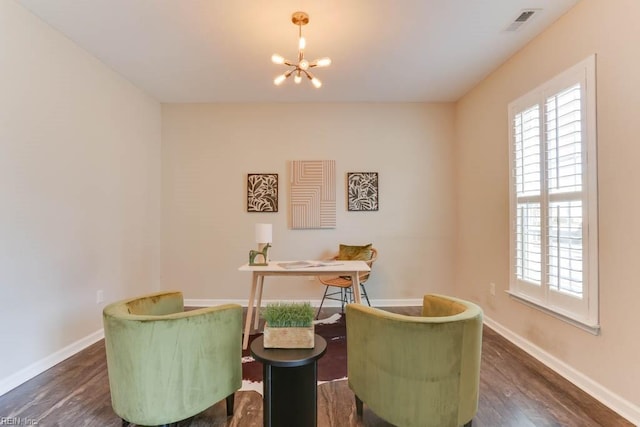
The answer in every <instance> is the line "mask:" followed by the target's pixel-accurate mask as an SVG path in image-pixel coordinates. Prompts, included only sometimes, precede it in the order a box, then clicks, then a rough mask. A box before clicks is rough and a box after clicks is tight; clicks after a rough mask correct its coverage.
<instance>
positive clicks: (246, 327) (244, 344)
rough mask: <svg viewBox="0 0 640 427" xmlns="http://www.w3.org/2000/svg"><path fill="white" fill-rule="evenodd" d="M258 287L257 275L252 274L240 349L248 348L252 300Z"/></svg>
mask: <svg viewBox="0 0 640 427" xmlns="http://www.w3.org/2000/svg"><path fill="white" fill-rule="evenodd" d="M257 286H258V274H257V273H256V272H255V271H254V272H253V280H252V282H251V293H250V294H249V302H248V303H247V319H246V320H245V322H244V339H243V340H242V349H243V350H246V349H247V347H248V346H249V332H251V316H252V315H253V299H254V298H255V296H256V287H257Z"/></svg>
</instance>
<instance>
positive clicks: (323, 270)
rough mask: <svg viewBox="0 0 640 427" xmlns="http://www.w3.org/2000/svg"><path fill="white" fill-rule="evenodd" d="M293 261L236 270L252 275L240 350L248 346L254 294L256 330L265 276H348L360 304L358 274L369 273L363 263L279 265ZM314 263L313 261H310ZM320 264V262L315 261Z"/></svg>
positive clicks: (246, 266) (340, 262)
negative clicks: (289, 266) (302, 266)
mask: <svg viewBox="0 0 640 427" xmlns="http://www.w3.org/2000/svg"><path fill="white" fill-rule="evenodd" d="M288 262H293V261H271V262H270V263H269V265H266V266H254V265H248V264H245V265H243V266H241V267H240V268H238V270H239V271H249V272H251V273H252V279H253V280H252V281H251V292H250V293H249V302H248V304H247V319H246V320H245V325H244V339H243V341H242V348H243V349H246V348H247V345H248V344H249V333H250V332H251V319H252V317H253V316H254V314H253V311H254V305H253V303H254V299H255V297H256V292H257V295H258V303H257V305H256V306H255V312H256V313H255V320H254V322H255V324H254V326H253V328H254V329H257V328H258V321H259V314H260V312H259V310H260V305H261V304H262V288H263V285H264V277H265V276H350V277H351V287H352V288H353V299H354V301H355V302H357V303H360V302H361V300H360V275H359V273H363V272H367V271H371V268H369V266H368V265H367V263H366V262H364V261H336V262H335V263H328V265H324V266H314V267H304V268H292V269H287V268H283V267H281V266H280V265H279V264H282V263H288ZM312 262H315V261H312ZM317 262H318V263H320V261H317Z"/></svg>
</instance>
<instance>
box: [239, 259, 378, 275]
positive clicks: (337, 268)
mask: <svg viewBox="0 0 640 427" xmlns="http://www.w3.org/2000/svg"><path fill="white" fill-rule="evenodd" d="M238 270H239V271H252V272H257V273H259V272H263V273H283V274H287V273H289V274H291V275H296V274H306V273H330V274H331V273H353V272H360V271H371V268H369V266H368V265H367V263H366V262H364V261H342V260H338V261H317V260H304V261H271V262H269V265H249V264H244V265H242V266H240V267H239V268H238Z"/></svg>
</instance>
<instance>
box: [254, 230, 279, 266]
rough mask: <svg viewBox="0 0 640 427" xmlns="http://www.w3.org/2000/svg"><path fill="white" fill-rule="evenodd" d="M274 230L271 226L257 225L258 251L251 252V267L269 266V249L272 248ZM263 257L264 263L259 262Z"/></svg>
mask: <svg viewBox="0 0 640 427" xmlns="http://www.w3.org/2000/svg"><path fill="white" fill-rule="evenodd" d="M272 231H273V228H272V226H271V224H256V243H257V244H258V250H257V251H255V250H251V251H249V265H268V264H269V248H270V247H271V241H272ZM259 257H262V262H256V258H258V261H259V260H260V259H259Z"/></svg>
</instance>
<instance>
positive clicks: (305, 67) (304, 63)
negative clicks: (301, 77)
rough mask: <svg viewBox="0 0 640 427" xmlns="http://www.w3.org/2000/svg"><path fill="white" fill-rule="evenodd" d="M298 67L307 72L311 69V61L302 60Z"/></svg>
mask: <svg viewBox="0 0 640 427" xmlns="http://www.w3.org/2000/svg"><path fill="white" fill-rule="evenodd" d="M298 67H300V69H301V70H302V71H307V70H308V69H309V61H307V60H306V59H303V60H301V61H300V63H299V64H298Z"/></svg>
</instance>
